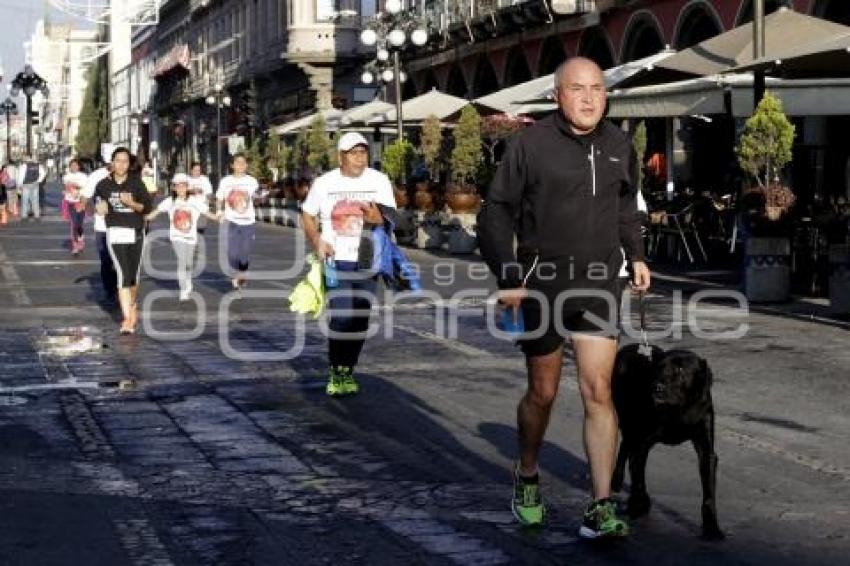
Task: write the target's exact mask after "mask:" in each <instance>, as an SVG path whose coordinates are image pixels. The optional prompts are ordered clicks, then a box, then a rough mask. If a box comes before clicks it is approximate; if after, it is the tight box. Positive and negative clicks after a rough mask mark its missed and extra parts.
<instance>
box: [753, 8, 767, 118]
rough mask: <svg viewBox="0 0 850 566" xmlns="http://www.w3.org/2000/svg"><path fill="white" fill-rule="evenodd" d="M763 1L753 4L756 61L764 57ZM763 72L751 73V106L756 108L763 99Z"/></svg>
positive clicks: (754, 53) (754, 54)
mask: <svg viewBox="0 0 850 566" xmlns="http://www.w3.org/2000/svg"><path fill="white" fill-rule="evenodd" d="M764 26H765V22H764V0H755V1H754V2H753V59H754V60H758V59H761V58H762V57H764V55H765V31H764ZM764 88H765V84H764V71H753V104H754V105H755V106H758V103H759V102H761V99H762V98H764Z"/></svg>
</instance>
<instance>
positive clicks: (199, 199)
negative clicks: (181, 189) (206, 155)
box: [189, 175, 213, 210]
mask: <svg viewBox="0 0 850 566" xmlns="http://www.w3.org/2000/svg"><path fill="white" fill-rule="evenodd" d="M192 191H200V192H199V193H198V194H192ZM189 194H190V196H189V200H191V201H192V202H196V203H198V204H199V205H200V206H202V207H203V208H204V210H209V206H210V204H209V202H210V201H209V198H210V197H211V196H212V194H213V188H212V183H210V179H209V177H207V176H206V175H200V176H198V177H192V176H190V177H189Z"/></svg>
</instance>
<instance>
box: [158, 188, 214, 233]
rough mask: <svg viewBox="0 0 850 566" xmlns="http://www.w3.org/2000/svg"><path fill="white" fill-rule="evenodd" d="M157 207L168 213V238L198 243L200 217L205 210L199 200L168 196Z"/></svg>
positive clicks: (160, 210)
mask: <svg viewBox="0 0 850 566" xmlns="http://www.w3.org/2000/svg"><path fill="white" fill-rule="evenodd" d="M156 209H157V211H159V212H165V213H167V214H168V239H170V240H171V241H172V242H177V241H179V242H185V243H187V244H193V245H194V244H197V243H198V218H199V217H200V216H201V212H202V211H205V210H204V209H203V208H202V207H201V206H199V205H198V203H197V202H195V201H192V200H190V199H186V200H183V199H176V198H174V197H168V198H167V199H165V200H164V201H162V202H161V203H159V205H157V207H156Z"/></svg>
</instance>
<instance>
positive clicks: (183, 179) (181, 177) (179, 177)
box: [171, 173, 189, 185]
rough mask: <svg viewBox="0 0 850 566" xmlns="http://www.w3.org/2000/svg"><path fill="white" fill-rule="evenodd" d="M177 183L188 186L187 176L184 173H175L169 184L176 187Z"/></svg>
mask: <svg viewBox="0 0 850 566" xmlns="http://www.w3.org/2000/svg"><path fill="white" fill-rule="evenodd" d="M179 183H186V184H189V175H187V174H186V173H177V174H176V175H174V177H172V179H171V184H172V185H177V184H179Z"/></svg>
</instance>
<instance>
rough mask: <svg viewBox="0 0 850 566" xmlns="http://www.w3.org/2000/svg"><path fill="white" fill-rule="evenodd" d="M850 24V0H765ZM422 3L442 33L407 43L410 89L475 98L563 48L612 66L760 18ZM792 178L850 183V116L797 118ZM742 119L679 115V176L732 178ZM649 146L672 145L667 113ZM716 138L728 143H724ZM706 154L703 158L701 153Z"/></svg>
mask: <svg viewBox="0 0 850 566" xmlns="http://www.w3.org/2000/svg"><path fill="white" fill-rule="evenodd" d="M765 4H766V10H767V11H768V12H772V11H774V10H776V9H778V8H780V7H782V6H787V7H790V8H792V9H794V10H796V11H798V12H801V13H804V14H810V15H814V16H818V17H821V18H825V19H828V20H832V21H835V22H838V23H841V24H845V25H850V2H848V1H846V0H766V1H765ZM414 7H415V8H416V9H418V10H419V11H420V13H421V14H422V15H423V17H425V18H427V19H428V20H429V22H430V24H431V27H432V29H433V30H434V35H435V36H436V37H437V40H436V41H431V42H429V44H428V46H427V49H420V50H417V51H413V52H408V53H407V57H406V67H407V69H408V71H409V73H410V75H411V76H412V78H413V80H412V81H408V82H407V84H406V85H405V98H409V97H411V96H414V95H416V94H419V93H422V92H426V91H428V90H430V89H431V88H438V89H439V90H442V91H444V92H448V93H450V94H454V95H457V96H462V97H466V98H475V97H479V96H483V95H486V94H490V93H492V92H495V91H497V90H499V89H501V88H505V87H509V86H513V85H516V84H519V83H522V82H525V81H528V80H530V79H533V78H536V77H539V76H543V75H546V74H549V73H551V72H552V71H553V70H554V69H555V68H556V67H557V65H558V64H559V63H560V62H561V61H563V60H564V59H565V58H567V57H569V56H573V55H583V56H586V57H589V58H591V59H593V60H595V61H596V62H597V63H599V65H600V66H601V67H603V68H609V67H613V66H616V65H620V64H623V63H627V62H630V61H634V60H637V59H640V58H643V57H646V56H649V55H652V54H655V53H657V52H658V51H660V50H661V49H663V48H664V47H665V46H670V47H672V48H674V49H676V50H681V49H685V48H688V47H690V46H693V45H695V44H697V43H699V42H701V41H703V40H705V39H708V38H710V37H713V36H715V35H718V34H720V33H722V32H725V31H727V30H729V29H732V28H734V27H736V26H738V25H741V24H743V23H746V22H748V21H750V20H752V13H753V6H752V0H645V1H640V2H638V1H633V0H596V1H592V0H589V1H582V0H572V1H564V2H558V1H557V0H453V1H451V2H449V1H447V0H423V1H420V2H415V5H414ZM795 123H796V125H797V132H798V133H797V140H796V147H795V161H794V167H793V175H794V179H793V181H792V182H793V183H794V186H795V189H797V190H798V194H805V195H809V196H811V195H815V194H821V195H828V194H830V193H836V192H837V193H844V192H845V191H846V190H850V180H848V174H847V173H846V171H850V168H848V167H847V164H848V163H850V144H848V142H847V141H846V140H845V139H844V138H845V136H844V133H843V132H844V131H846V130H847V128H848V127H850V118H847V117H842V116H839V117H831V118H830V119H829V120H827V119H826V118H823V117H806V118H804V119H803V118H797V119H795ZM739 126H740V124H735V123H734V121H732V120H731V119H730V120H724V119H723V118H721V119H715V120H714V123H706V122H705V121H700V120H695V119H688V118H681V119H678V118H677V119H676V120H675V126H674V127H673V130H672V136H673V140H672V143H673V145H674V157H675V159H674V162H675V174H674V177H675V179H676V181H677V182H678V184H681V185H683V186H685V187H687V186H690V187H692V188H695V189H697V190H702V189H705V190H708V189H711V190H716V191H725V190H729V189H731V188H732V187H728V186H724V185H726V184H728V177H729V176H730V175H731V174H732V173H733V172H732V170H733V169H735V167H734V156H733V154H732V148H733V144H734V137H735V132H736V130H737V129H738V128H739ZM647 127H648V129H649V151H650V152H653V151H659V152H662V153H663V152H664V148H665V144H666V139H665V138H668V137H670V134H669V133H668V132H669V129H668V128H669V124H665V123H664V120H663V119H654V120H647ZM717 148H726V149H725V152H720V151H717ZM695 156H699V159H695V158H694V157H695Z"/></svg>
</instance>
